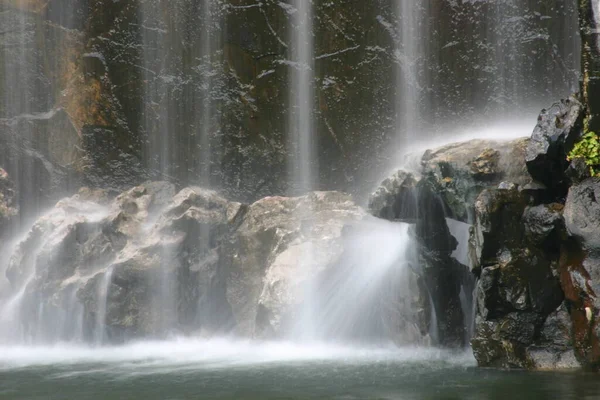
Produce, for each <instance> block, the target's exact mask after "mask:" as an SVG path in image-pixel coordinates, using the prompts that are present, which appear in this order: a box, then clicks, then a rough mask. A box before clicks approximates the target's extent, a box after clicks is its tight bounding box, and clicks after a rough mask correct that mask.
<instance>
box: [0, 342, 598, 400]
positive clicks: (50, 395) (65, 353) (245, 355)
mask: <svg viewBox="0 0 600 400" xmlns="http://www.w3.org/2000/svg"><path fill="white" fill-rule="evenodd" d="M0 399H2V400H12V399H40V400H41V399H44V400H48V399H51V400H53V399H57V400H58V399H61V400H63V399H78V400H79V399H87V400H100V399H102V400H109V399H119V400H121V399H132V400H137V399H139V400H152V399H161V400H162V399H165V400H167V399H168V400H180V399H252V400H259V399H261V400H262V399H290V400H291V399H346V400H350V399H399V400H433V399H436V400H437V399H444V400H496V399H497V400H521V399H522V400H537V399H539V400H547V399H561V400H563V399H564V400H569V399H577V400H585V399H600V379H598V378H597V376H596V375H587V374H584V373H575V372H569V373H531V372H522V371H513V372H507V371H497V370H485V369H478V368H476V367H475V362H474V360H473V359H472V356H470V355H469V354H468V353H450V352H444V351H440V350H433V349H419V348H405V349H396V348H391V347H390V348H384V349H382V348H377V349H357V348H354V347H343V346H340V347H336V346H330V345H318V344H315V345H295V344H291V343H262V344H257V343H251V342H235V341H227V340H208V341H190V340H174V341H168V342H145V343H137V344H132V345H128V346H123V347H113V348H85V347H73V346H52V347H18V346H12V347H0Z"/></svg>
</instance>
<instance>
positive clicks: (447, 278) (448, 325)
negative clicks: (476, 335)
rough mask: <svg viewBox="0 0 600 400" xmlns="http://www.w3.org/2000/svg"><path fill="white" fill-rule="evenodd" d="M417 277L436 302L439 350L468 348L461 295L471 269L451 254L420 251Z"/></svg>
mask: <svg viewBox="0 0 600 400" xmlns="http://www.w3.org/2000/svg"><path fill="white" fill-rule="evenodd" d="M419 253H420V257H419V265H420V269H418V271H419V273H418V275H419V276H420V277H421V279H422V280H423V284H424V287H425V291H426V293H427V294H428V295H429V296H430V299H431V301H432V302H433V309H434V310H435V315H436V318H437V321H436V323H437V328H438V330H437V332H436V334H437V343H435V344H436V345H438V346H441V347H446V348H454V349H460V348H464V346H465V345H466V343H465V339H466V337H467V334H466V332H467V326H466V325H467V324H466V323H465V322H466V321H465V317H464V311H465V310H463V308H462V304H461V299H460V293H461V284H462V283H463V275H464V274H465V272H468V268H467V267H466V266H464V265H462V264H460V263H459V262H458V261H456V260H455V259H454V258H452V257H450V255H449V254H444V253H443V254H440V253H436V252H430V251H428V250H426V249H422V250H420V252H419Z"/></svg>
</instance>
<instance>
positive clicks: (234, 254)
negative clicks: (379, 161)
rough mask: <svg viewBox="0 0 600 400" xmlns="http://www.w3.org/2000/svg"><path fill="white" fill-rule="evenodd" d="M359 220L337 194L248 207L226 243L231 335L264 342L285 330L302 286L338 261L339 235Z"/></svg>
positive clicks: (268, 200) (361, 213)
mask: <svg viewBox="0 0 600 400" xmlns="http://www.w3.org/2000/svg"><path fill="white" fill-rule="evenodd" d="M365 216H366V213H365V212H364V211H363V210H362V209H361V208H360V207H358V206H357V205H356V204H355V203H354V202H353V201H352V198H351V197H350V196H349V195H346V194H343V193H338V192H313V193H310V194H309V195H307V196H303V197H296V198H286V197H267V198H264V199H262V200H259V201H257V202H256V203H254V204H252V205H250V206H249V207H248V210H247V212H246V213H245V214H244V217H243V219H242V222H241V225H240V226H239V228H238V230H237V231H236V233H235V235H234V237H233V240H232V242H231V243H230V249H231V250H230V261H229V262H230V265H229V278H228V284H227V298H228V300H229V303H230V304H231V307H232V309H233V314H234V317H235V320H236V323H237V328H236V330H237V332H238V333H239V334H242V335H245V336H263V337H264V336H266V337H269V336H281V335H283V334H284V333H285V332H286V331H287V330H289V329H290V328H291V326H290V320H291V319H292V317H291V314H290V313H293V312H294V311H296V310H297V308H298V306H300V305H301V304H302V303H303V302H304V301H305V300H306V299H305V298H304V292H303V288H304V284H305V283H306V282H307V280H309V279H311V278H314V277H315V276H316V275H318V274H319V273H322V272H323V271H324V270H325V269H327V268H328V267H330V266H331V265H332V264H333V263H334V262H335V261H336V260H337V259H338V258H339V257H340V256H341V254H342V251H343V247H342V232H343V230H344V229H345V227H347V226H348V225H349V224H351V223H352V222H353V221H358V220H362V219H363V218H364V217H365ZM308 255H310V257H309V256H308Z"/></svg>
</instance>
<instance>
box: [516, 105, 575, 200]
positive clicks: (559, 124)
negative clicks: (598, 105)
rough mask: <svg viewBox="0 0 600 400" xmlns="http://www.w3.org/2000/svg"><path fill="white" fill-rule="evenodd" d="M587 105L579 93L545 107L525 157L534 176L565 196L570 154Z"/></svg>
mask: <svg viewBox="0 0 600 400" xmlns="http://www.w3.org/2000/svg"><path fill="white" fill-rule="evenodd" d="M583 117H584V107H583V105H582V104H581V103H580V102H579V100H578V99H577V98H575V97H569V98H568V99H565V100H561V101H560V102H558V103H555V104H553V105H552V107H550V108H549V109H547V110H542V112H541V114H540V116H539V117H538V123H537V125H536V127H535V129H534V131H533V134H532V135H531V141H530V142H529V144H528V146H527V152H526V157H525V161H526V162H527V170H528V171H529V173H530V174H531V176H532V177H533V178H534V179H535V180H537V181H539V182H541V183H543V184H544V185H546V187H548V188H549V189H551V191H552V192H553V193H554V194H555V196H557V198H560V197H563V196H564V195H565V194H566V191H567V189H568V186H569V181H568V178H567V175H566V171H567V168H568V167H569V162H568V161H567V156H568V154H569V152H570V151H571V150H572V149H573V146H574V144H575V142H576V141H577V140H578V139H579V138H580V137H581V135H582V133H583Z"/></svg>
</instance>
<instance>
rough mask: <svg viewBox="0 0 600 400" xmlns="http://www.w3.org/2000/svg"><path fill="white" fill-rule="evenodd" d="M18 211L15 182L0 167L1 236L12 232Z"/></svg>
mask: <svg viewBox="0 0 600 400" xmlns="http://www.w3.org/2000/svg"><path fill="white" fill-rule="evenodd" d="M18 213H19V209H18V205H17V199H16V193H15V188H14V184H13V182H12V181H11V180H10V178H9V176H8V173H6V171H5V170H3V169H2V168H0V237H2V236H4V235H5V234H7V233H10V228H11V225H12V223H13V221H14V219H15V217H16V216H17V215H18Z"/></svg>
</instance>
